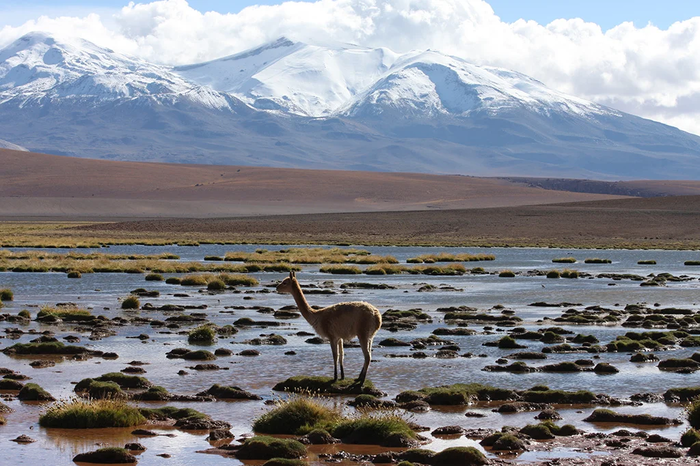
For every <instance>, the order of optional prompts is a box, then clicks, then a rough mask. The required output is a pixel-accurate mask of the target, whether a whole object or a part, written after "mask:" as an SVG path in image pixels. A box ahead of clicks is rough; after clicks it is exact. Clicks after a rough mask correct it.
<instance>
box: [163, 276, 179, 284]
mask: <svg viewBox="0 0 700 466" xmlns="http://www.w3.org/2000/svg"><path fill="white" fill-rule="evenodd" d="M165 283H166V284H168V285H181V284H182V279H180V278H178V277H168V278H166V279H165Z"/></svg>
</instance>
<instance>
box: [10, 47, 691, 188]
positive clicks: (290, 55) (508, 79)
mask: <svg viewBox="0 0 700 466" xmlns="http://www.w3.org/2000/svg"><path fill="white" fill-rule="evenodd" d="M0 138H2V139H6V140H9V141H13V142H14V143H16V144H19V145H21V146H23V147H27V148H28V149H30V150H34V151H40V152H49V153H55V154H60V155H74V156H82V157H93V158H106V159H114V160H136V161H156V162H178V163H210V164H231V165H263V166H277V167H298V168H327V169H356V170H373V171H393V172H407V171H408V172H424V173H457V174H471V175H477V176H545V177H564V178H593V179H603V180H605V179H608V180H614V179H632V178H654V179H665V178H667V179H687V178H691V179H700V137H698V136H695V135H691V134H689V133H685V132H683V131H681V130H678V129H676V128H672V127H669V126H667V125H663V124H661V123H657V122H652V121H650V120H645V119H642V118H639V117H635V116H633V115H628V114H625V113H623V112H619V111H617V110H614V109H610V108H608V107H604V106H601V105H598V104H595V103H592V102H588V101H585V100H583V99H580V98H577V97H573V96H567V95H565V94H563V93H560V92H558V91H555V90H551V89H548V88H547V87H546V86H545V85H544V84H542V83H541V82H539V81H537V80H535V79H532V78H530V77H528V76H525V75H523V74H521V73H518V72H515V71H509V70H504V69H500V68H493V67H480V66H476V65H472V64H470V63H468V62H466V61H464V60H462V59H459V58H457V57H451V56H448V55H444V54H441V53H439V52H436V51H414V52H408V53H405V54H397V53H394V52H392V51H390V50H389V49H385V48H368V47H361V46H354V45H350V44H345V45H338V44H334V45H332V46H322V45H317V44H311V45H310V44H305V43H301V42H293V41H290V40H289V39H286V38H280V39H278V40H277V41H273V42H270V43H267V44H263V45H261V46H260V47H256V48H253V49H250V50H247V51H244V52H241V53H238V54H234V55H230V56H227V57H223V58H220V59H217V60H212V61H209V62H205V63H200V64H193V65H188V66H181V67H166V66H162V65H153V64H150V63H147V62H145V61H143V60H140V59H132V58H131V57H127V56H124V55H121V54H117V53H115V52H113V51H111V50H109V49H106V48H103V47H98V46H97V45H94V44H91V43H89V42H87V41H82V40H80V41H65V42H64V41H62V40H59V39H57V38H54V37H52V36H49V35H46V34H43V33H30V34H28V35H25V36H23V37H22V38H20V39H18V40H17V41H15V42H14V43H12V44H10V46H8V47H6V48H5V49H2V50H0Z"/></svg>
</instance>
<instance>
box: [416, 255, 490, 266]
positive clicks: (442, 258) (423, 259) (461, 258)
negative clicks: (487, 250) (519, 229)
mask: <svg viewBox="0 0 700 466" xmlns="http://www.w3.org/2000/svg"><path fill="white" fill-rule="evenodd" d="M493 260H496V256H494V255H493V254H467V253H461V254H450V253H447V252H441V253H440V254H421V255H420V256H417V257H411V258H409V259H407V260H406V262H408V263H409V264H420V263H424V264H433V263H435V262H478V261H493Z"/></svg>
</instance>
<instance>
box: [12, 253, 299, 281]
mask: <svg viewBox="0 0 700 466" xmlns="http://www.w3.org/2000/svg"><path fill="white" fill-rule="evenodd" d="M2 252H3V250H0V253H2ZM115 257H116V258H115ZM118 257H121V256H115V255H108V254H91V255H86V256H85V257H75V256H74V255H73V254H54V255H47V256H41V255H36V256H27V257H14V258H8V257H7V256H2V255H1V254H0V270H6V271H10V272H63V273H68V272H78V273H81V274H85V273H147V272H148V273H149V275H148V276H150V277H152V278H153V279H155V278H156V277H157V276H158V275H161V274H164V273H198V272H209V273H217V272H229V273H249V272H285V271H292V270H300V267H298V266H294V265H290V264H279V263H277V264H274V263H273V264H265V263H250V264H231V263H220V262H218V263H217V262H180V261H177V260H173V259H172V258H166V257H169V255H168V254H163V255H157V256H133V257H132V258H131V259H120V258H118ZM173 257H177V256H173Z"/></svg>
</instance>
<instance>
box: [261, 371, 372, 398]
mask: <svg viewBox="0 0 700 466" xmlns="http://www.w3.org/2000/svg"><path fill="white" fill-rule="evenodd" d="M272 389H273V390H275V391H284V392H294V393H334V394H354V395H359V394H360V393H369V394H372V393H376V392H377V390H376V389H375V388H374V385H373V384H372V382H371V381H369V380H365V383H364V385H363V386H362V387H360V386H358V385H357V384H355V381H354V380H353V379H351V378H346V379H344V380H336V381H333V379H332V378H331V377H321V376H306V375H297V376H294V377H290V378H288V379H287V380H285V381H284V382H280V383H278V384H276V385H275V386H274V387H272Z"/></svg>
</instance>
